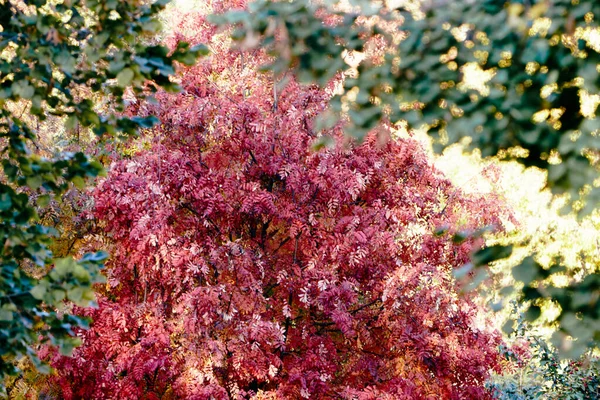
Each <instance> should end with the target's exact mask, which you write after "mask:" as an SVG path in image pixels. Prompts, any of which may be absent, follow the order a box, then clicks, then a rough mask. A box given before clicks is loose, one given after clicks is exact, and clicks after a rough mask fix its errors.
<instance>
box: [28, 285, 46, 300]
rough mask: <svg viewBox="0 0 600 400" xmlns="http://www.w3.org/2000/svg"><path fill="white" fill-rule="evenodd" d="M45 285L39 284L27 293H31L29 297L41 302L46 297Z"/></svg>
mask: <svg viewBox="0 0 600 400" xmlns="http://www.w3.org/2000/svg"><path fill="white" fill-rule="evenodd" d="M46 291H47V288H46V284H45V283H39V284H37V285H35V286H34V287H33V288H32V289H31V290H30V291H29V293H31V295H32V296H33V297H34V298H35V299H38V300H43V299H44V296H45V295H46Z"/></svg>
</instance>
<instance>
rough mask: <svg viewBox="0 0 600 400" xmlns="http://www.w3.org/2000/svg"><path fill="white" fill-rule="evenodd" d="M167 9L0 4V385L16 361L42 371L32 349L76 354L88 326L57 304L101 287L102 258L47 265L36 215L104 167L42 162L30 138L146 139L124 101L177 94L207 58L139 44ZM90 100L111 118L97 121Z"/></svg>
mask: <svg viewBox="0 0 600 400" xmlns="http://www.w3.org/2000/svg"><path fill="white" fill-rule="evenodd" d="M167 2H168V1H164V0H159V1H157V2H146V1H142V0H127V1H122V0H119V1H118V0H85V1H72V0H62V1H61V0H34V1H22V0H0V144H1V151H2V155H1V157H0V158H1V163H2V174H1V176H0V245H1V246H2V247H1V250H0V263H1V267H0V274H1V277H0V379H1V378H2V377H4V376H5V375H6V374H14V373H17V372H18V368H17V364H16V363H15V362H14V361H15V360H16V359H19V358H22V357H23V356H29V357H30V358H31V360H32V361H33V363H34V365H36V367H37V368H39V369H40V370H46V369H47V367H46V366H44V365H43V364H42V363H40V361H39V360H38V358H37V357H36V351H35V349H36V346H37V345H38V344H39V343H47V344H51V345H54V346H57V347H58V348H59V349H60V350H61V352H63V353H65V354H66V353H69V352H70V351H71V349H72V348H73V347H74V346H76V345H77V343H78V339H77V338H76V337H75V336H74V334H73V328H74V327H82V326H83V327H85V326H86V321H85V320H84V319H82V318H80V317H77V316H75V315H71V314H70V313H69V312H68V307H67V306H66V303H65V301H69V302H73V303H75V304H78V305H81V306H87V305H91V304H93V301H94V294H93V291H92V285H93V284H94V283H96V282H100V281H101V279H102V277H101V276H100V275H99V268H100V267H101V265H102V260H103V259H104V257H105V255H104V254H102V253H96V254H87V255H85V256H84V257H83V258H81V259H80V260H74V259H73V258H69V257H68V258H61V259H53V257H52V253H51V251H50V250H49V245H50V243H51V240H52V236H53V229H51V228H48V227H45V226H43V225H42V224H41V223H40V222H39V218H38V215H37V210H38V209H39V207H43V206H44V205H45V204H48V203H49V202H50V201H52V200H53V199H58V200H60V196H61V195H62V194H63V193H65V191H66V190H68V188H69V187H71V186H72V185H75V186H77V187H79V188H82V187H85V185H86V183H87V182H88V179H89V178H93V177H96V176H98V175H99V174H101V173H102V172H103V168H102V165H101V164H100V163H99V162H97V161H93V160H90V159H89V158H88V157H87V156H86V155H85V154H83V153H81V152H77V153H68V152H63V153H60V154H59V155H58V156H57V157H47V158H44V157H42V156H40V155H39V154H37V152H36V151H35V149H36V147H37V146H38V139H39V132H38V127H39V126H40V123H43V121H44V120H46V119H47V118H48V116H53V117H54V118H58V119H59V120H60V121H61V122H63V123H64V124H65V128H66V129H67V130H68V129H73V128H74V127H76V126H81V127H83V128H87V129H93V132H94V133H95V134H96V135H98V136H99V137H100V138H106V137H114V136H127V135H131V134H133V133H135V132H136V131H137V129H139V128H146V127H151V126H152V125H153V124H154V123H155V122H156V119H155V118H153V117H148V118H128V117H126V116H123V115H122V114H121V112H122V111H123V110H124V108H125V104H126V100H125V99H124V94H125V91H126V89H127V88H130V89H131V91H132V93H133V94H134V95H135V96H137V97H138V98H140V99H144V98H147V97H148V96H150V95H151V94H152V92H155V91H156V90H157V89H158V88H160V87H162V88H163V89H165V90H171V91H173V90H177V89H178V86H177V84H176V83H174V82H172V81H171V80H170V79H169V77H170V75H171V74H173V73H174V67H175V64H174V62H176V61H177V62H180V63H184V64H191V63H193V62H194V61H195V59H196V56H197V55H199V54H200V53H202V52H204V50H205V48H200V47H198V48H194V49H189V48H188V45H187V44H185V43H180V44H179V45H178V46H177V47H176V48H175V49H172V51H171V52H170V51H169V49H167V48H166V47H165V46H160V45H154V44H152V43H151V41H150V40H148V39H149V38H151V37H152V36H153V35H155V34H156V33H157V32H158V31H159V29H160V23H159V22H158V21H157V20H156V18H155V17H156V14H157V13H158V12H159V11H160V10H162V9H163V8H164V6H165V4H166V3H167ZM98 95H101V96H108V97H109V98H110V99H111V103H112V109H113V110H114V111H115V113H112V112H111V113H105V112H101V111H100V110H98V107H96V105H95V103H94V101H93V99H94V98H95V97H97V96H98ZM48 271H49V272H48Z"/></svg>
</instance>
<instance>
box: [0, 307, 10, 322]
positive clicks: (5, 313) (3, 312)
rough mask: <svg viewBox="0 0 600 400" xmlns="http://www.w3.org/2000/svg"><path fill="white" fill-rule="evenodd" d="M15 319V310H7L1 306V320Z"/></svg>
mask: <svg viewBox="0 0 600 400" xmlns="http://www.w3.org/2000/svg"><path fill="white" fill-rule="evenodd" d="M12 320H13V312H12V311H10V310H6V309H4V308H0V321H12Z"/></svg>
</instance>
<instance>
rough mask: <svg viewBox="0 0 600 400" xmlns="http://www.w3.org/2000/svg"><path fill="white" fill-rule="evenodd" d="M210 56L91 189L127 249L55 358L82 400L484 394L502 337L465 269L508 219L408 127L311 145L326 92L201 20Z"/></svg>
mask: <svg viewBox="0 0 600 400" xmlns="http://www.w3.org/2000/svg"><path fill="white" fill-rule="evenodd" d="M187 21H193V22H187V24H188V27H189V26H192V28H193V30H194V31H195V32H197V33H198V37H197V38H196V39H197V40H201V41H204V42H210V43H211V44H212V48H213V50H214V55H213V56H212V58H210V59H207V60H205V61H204V62H203V63H201V64H200V65H198V66H196V67H194V68H191V69H188V70H186V71H183V72H182V74H181V82H182V86H183V88H184V92H183V93H181V94H178V95H171V94H162V95H160V96H159V102H158V105H156V106H150V105H143V106H142V107H138V109H137V110H136V112H139V113H141V114H144V113H146V112H153V113H155V114H157V115H158V116H159V118H160V119H161V121H162V125H161V126H160V127H159V128H158V129H157V130H156V131H155V132H154V133H153V134H154V135H155V139H154V144H153V146H152V149H151V150H149V151H144V152H142V153H140V154H138V155H137V156H135V157H134V158H133V159H131V160H123V161H120V162H117V163H115V164H114V165H113V166H112V168H111V171H110V174H109V177H108V178H107V179H106V180H105V181H104V182H102V183H101V184H100V185H99V187H98V188H97V190H96V192H95V201H96V204H95V216H96V218H97V219H98V220H99V221H100V223H101V224H103V226H104V227H105V231H106V234H107V236H108V237H110V239H111V241H112V242H113V243H114V248H113V250H112V257H111V260H110V262H109V263H108V269H107V274H108V284H107V286H106V288H104V289H102V290H101V293H100V294H99V296H98V297H99V307H98V308H97V309H87V310H83V311H82V312H84V313H85V314H87V315H89V316H91V317H92V318H93V320H94V323H93V325H92V327H91V329H90V330H88V331H84V332H81V336H82V338H83V345H82V346H81V347H80V348H78V349H77V350H76V351H75V354H74V356H73V357H72V358H67V357H59V356H56V357H55V358H54V360H53V362H54V366H55V367H56V368H57V371H58V376H57V377H56V383H57V385H58V386H59V387H60V390H61V391H62V395H61V396H62V397H64V398H67V399H70V398H86V399H88V398H89V399H92V398H119V399H127V398H131V399H138V398H146V399H152V398H186V399H194V398H196V399H213V398H214V399H229V398H232V399H233V398H255V399H260V398H262V399H267V398H269V399H294V398H347V399H354V398H359V399H382V398H384V399H385V398H389V399H403V398H406V399H418V398H436V399H437V398H444V399H459V398H461V399H462V398H476V399H480V398H485V397H486V395H487V394H486V392H485V390H484V389H483V382H484V380H485V379H486V377H487V375H488V371H489V370H490V369H492V368H495V367H496V365H497V361H498V355H497V351H496V345H497V343H498V341H499V339H498V336H497V335H495V334H493V333H490V332H487V331H484V330H480V329H478V328H476V327H475V321H474V318H475V316H476V314H477V309H476V307H475V306H474V305H473V304H472V303H471V302H470V301H469V300H468V299H465V298H459V297H458V296H457V294H456V290H455V283H454V281H453V278H452V275H451V271H452V268H454V267H458V266H461V265H463V264H464V263H465V262H468V259H469V254H470V252H471V251H472V250H473V248H474V246H475V244H474V243H473V242H471V241H467V242H464V243H462V244H455V243H453V242H452V240H450V238H449V237H448V236H439V235H436V234H435V232H436V229H437V228H438V227H440V226H451V227H454V228H453V229H454V230H456V229H475V228H477V227H481V226H483V225H489V224H498V221H497V220H496V219H494V217H493V215H494V212H493V211H494V210H497V209H498V206H496V205H495V204H497V203H496V202H492V201H491V200H486V201H484V200H483V199H479V198H467V197H465V196H463V195H462V194H461V193H460V190H458V189H457V188H455V187H453V186H452V185H451V184H450V183H449V181H447V180H445V179H444V178H443V176H441V175H440V174H439V173H438V172H437V171H436V170H434V168H433V167H432V166H431V165H430V163H429V162H428V158H427V156H426V154H425V153H424V152H423V150H422V149H421V148H420V146H419V144H418V143H417V142H415V141H414V140H412V139H397V140H388V141H387V142H384V143H383V142H381V141H378V140H377V137H376V136H375V135H373V136H371V137H369V138H367V140H366V141H365V143H363V144H362V145H352V144H348V143H342V140H341V139H340V138H341V136H340V134H339V128H336V129H335V130H333V131H332V132H330V134H332V135H334V136H336V137H338V139H340V140H338V145H337V146H336V147H335V148H334V149H325V150H321V151H313V150H312V148H311V145H312V144H313V142H314V140H315V133H314V131H313V118H314V116H315V115H317V114H318V113H320V112H321V111H322V110H323V109H324V107H325V104H326V99H327V97H328V96H329V95H328V93H327V91H326V90H321V89H319V88H316V87H305V86H301V85H298V84H296V83H295V82H293V81H292V82H291V83H289V84H288V85H287V86H286V88H285V90H283V91H281V90H280V93H277V95H276V96H274V95H273V93H274V89H273V83H272V78H270V77H269V76H267V75H261V74H258V73H257V72H256V69H255V68H251V67H250V66H256V65H257V64H259V63H260V62H261V60H263V59H264V58H262V57H263V56H262V55H260V54H258V53H254V54H241V53H240V52H237V51H232V50H229V49H228V48H227V46H225V44H224V41H223V40H222V39H221V38H220V36H219V34H216V33H214V31H211V30H210V29H199V28H198V27H201V26H203V24H204V22H203V18H202V16H200V15H197V16H196V17H195V18H194V19H189V17H188V19H187Z"/></svg>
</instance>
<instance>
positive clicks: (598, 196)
mask: <svg viewBox="0 0 600 400" xmlns="http://www.w3.org/2000/svg"><path fill="white" fill-rule="evenodd" d="M417 3H419V2H418V1H395V2H392V1H390V2H378V3H375V2H370V1H360V0H355V1H350V2H349V4H346V5H345V6H344V5H342V2H338V1H323V2H311V1H308V0H300V1H293V2H272V1H266V0H258V1H255V2H253V3H251V4H250V5H249V6H248V11H247V12H240V11H232V12H229V13H226V14H224V15H222V16H218V17H215V19H214V20H215V22H216V23H218V24H234V25H235V26H236V27H237V29H236V30H235V32H234V34H233V37H234V38H235V39H238V40H240V43H241V45H242V46H245V47H256V46H262V47H264V48H266V49H267V50H268V51H270V52H271V54H272V55H273V60H274V61H273V63H272V64H270V65H268V66H266V69H270V70H272V71H274V73H275V74H276V75H278V74H280V75H281V74H283V73H284V72H285V71H286V70H287V69H288V68H291V69H292V70H293V71H294V72H295V73H296V75H297V76H298V77H299V78H300V79H301V80H303V81H305V82H314V81H316V82H318V83H320V84H323V85H325V84H328V83H329V82H331V81H336V80H337V83H338V85H339V87H338V88H336V91H335V95H334V96H333V98H332V100H331V110H332V111H333V112H332V113H330V114H329V115H324V116H323V118H322V126H327V125H329V124H332V123H335V122H336V121H338V120H339V119H340V118H343V119H344V120H345V121H346V129H347V131H348V133H349V134H350V135H351V136H354V137H355V138H357V139H359V140H360V139H362V138H363V137H364V135H365V134H366V132H368V131H369V130H371V129H374V128H376V127H377V126H378V124H380V123H382V122H383V123H388V124H393V125H403V124H406V123H408V125H409V126H410V127H418V126H420V125H425V126H426V127H427V129H428V132H429V134H430V135H431V136H432V137H433V138H434V139H436V144H437V146H438V148H440V147H444V146H446V145H448V144H452V143H456V142H463V143H466V144H467V145H468V146H470V148H477V149H480V150H481V153H482V154H483V155H484V156H489V155H499V156H501V157H504V158H509V159H516V160H517V161H518V162H520V163H522V164H523V165H525V166H527V167H531V166H535V167H539V168H541V169H543V170H545V171H547V186H548V187H549V188H550V189H551V190H552V192H553V193H555V194H568V195H569V196H570V197H571V200H572V201H571V203H570V205H571V207H572V208H573V209H574V210H575V211H578V212H580V213H581V214H590V213H598V212H599V211H598V209H597V205H598V204H599V202H600V179H599V174H598V168H599V162H598V160H599V159H600V157H599V155H600V139H599V138H598V134H599V129H600V120H599V119H598V117H597V107H598V103H600V74H599V71H600V39H599V38H600V30H599V27H598V26H599V25H598V18H600V3H599V2H598V1H596V0H539V1H535V0H531V1H527V0H522V1H519V0H509V1H507V0H485V1H467V0H465V1H457V2H445V1H444V2H440V1H429V2H424V3H427V7H424V8H421V9H420V8H419V7H416V6H414V5H415V4H417ZM503 254H506V251H505V249H503V248H502V247H501V246H497V247H492V248H488V249H487V250H486V252H485V253H484V254H480V256H483V257H484V258H485V259H486V261H490V260H493V259H494V258H501V257H502V256H503ZM481 258H482V257H478V258H477V259H478V260H479V261H481ZM560 264H561V260H560V258H559V259H557V261H556V263H554V265H550V266H542V265H541V264H540V263H539V262H537V260H536V257H535V255H532V256H531V257H527V258H526V259H525V260H524V261H523V262H522V263H521V264H520V265H518V266H516V267H515V268H514V269H513V275H514V278H515V280H517V281H520V282H522V283H523V286H524V288H523V290H522V291H521V299H522V300H526V301H532V302H533V305H532V306H531V308H530V311H529V312H528V313H527V315H528V317H529V318H530V319H532V320H533V319H536V318H537V316H538V315H539V314H540V313H539V311H540V309H539V307H537V306H536V304H535V303H536V302H537V301H539V300H540V299H549V300H551V301H554V302H555V303H556V304H558V305H560V309H561V311H562V312H561V315H560V317H559V322H560V330H559V332H557V334H556V335H555V338H554V339H555V343H556V344H559V345H561V344H563V346H561V348H562V349H563V350H565V349H566V348H569V346H570V349H571V350H570V352H567V353H566V354H568V355H577V354H580V353H581V352H582V351H584V349H585V348H586V347H587V346H598V343H599V342H600V291H599V289H598V287H599V286H600V274H599V273H598V268H596V269H595V271H592V272H590V273H588V274H587V275H586V276H584V278H583V279H573V280H572V281H571V282H570V283H569V285H568V286H567V287H556V286H554V285H552V284H551V283H549V280H548V279H547V278H548V277H549V276H551V275H553V274H555V273H559V272H560V271H562V269H563V268H562V266H561V265H560ZM567 336H571V337H574V338H577V339H578V340H577V341H575V342H574V343H571V344H569V345H567V342H564V343H563V341H564V340H565V338H567Z"/></svg>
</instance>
